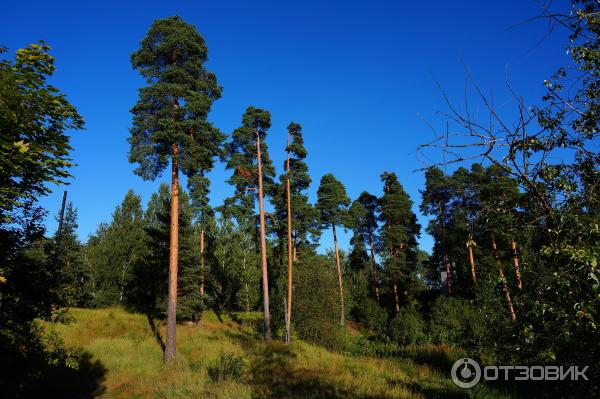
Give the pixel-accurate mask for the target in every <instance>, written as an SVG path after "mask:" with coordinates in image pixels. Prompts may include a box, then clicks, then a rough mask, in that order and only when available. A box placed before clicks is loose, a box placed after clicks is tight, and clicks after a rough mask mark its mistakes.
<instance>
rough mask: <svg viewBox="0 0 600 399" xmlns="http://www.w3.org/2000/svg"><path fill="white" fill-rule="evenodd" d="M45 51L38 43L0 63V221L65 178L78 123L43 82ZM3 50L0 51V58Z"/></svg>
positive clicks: (47, 68) (49, 62) (47, 72)
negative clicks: (74, 131)
mask: <svg viewBox="0 0 600 399" xmlns="http://www.w3.org/2000/svg"><path fill="white" fill-rule="evenodd" d="M49 50H50V47H49V46H47V45H46V44H44V43H43V42H40V43H39V44H31V45H30V46H28V47H26V48H23V49H20V50H17V52H16V54H15V59H14V61H10V60H0V98H1V99H2V101H0V222H1V223H4V222H7V221H10V220H11V218H12V217H11V215H10V214H11V212H12V211H13V210H18V209H20V208H21V207H22V206H23V205H24V203H25V202H27V201H34V200H35V199H37V198H38V197H39V196H40V195H45V194H47V193H48V192H49V191H50V189H49V187H48V185H49V184H51V183H52V184H64V183H65V182H66V179H67V178H69V177H71V175H70V174H69V172H68V168H69V167H71V166H73V164H72V163H71V157H70V152H71V150H72V148H71V146H70V143H69V141H70V137H69V134H67V132H68V131H69V130H72V129H82V128H83V119H82V117H81V116H80V115H79V114H78V113H77V110H76V109H75V107H73V106H72V105H71V104H70V103H69V102H68V101H67V99H66V96H65V95H64V94H63V93H61V92H60V91H59V90H58V89H57V88H55V87H53V86H52V85H50V84H48V82H47V80H48V79H49V78H51V76H52V74H53V73H54V70H55V66H54V58H53V57H52V56H51V55H50V54H49V53H48V51H49ZM4 51H5V49H0V54H2V53H3V52H4Z"/></svg>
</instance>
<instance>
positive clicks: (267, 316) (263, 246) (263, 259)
mask: <svg viewBox="0 0 600 399" xmlns="http://www.w3.org/2000/svg"><path fill="white" fill-rule="evenodd" d="M256 158H257V163H258V212H259V213H258V214H259V219H260V263H261V270H262V291H263V319H264V324H265V340H267V341H270V340H271V337H272V335H271V311H270V309H269V274H268V271H267V242H266V238H265V207H264V202H263V181H262V159H261V152H260V134H259V132H258V130H256Z"/></svg>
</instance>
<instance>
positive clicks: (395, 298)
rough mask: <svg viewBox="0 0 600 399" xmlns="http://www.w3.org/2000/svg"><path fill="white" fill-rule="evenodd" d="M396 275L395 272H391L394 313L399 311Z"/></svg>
mask: <svg viewBox="0 0 600 399" xmlns="http://www.w3.org/2000/svg"><path fill="white" fill-rule="evenodd" d="M397 279H398V276H397V274H396V272H392V285H393V288H394V306H395V309H396V313H400V298H398V281H397Z"/></svg>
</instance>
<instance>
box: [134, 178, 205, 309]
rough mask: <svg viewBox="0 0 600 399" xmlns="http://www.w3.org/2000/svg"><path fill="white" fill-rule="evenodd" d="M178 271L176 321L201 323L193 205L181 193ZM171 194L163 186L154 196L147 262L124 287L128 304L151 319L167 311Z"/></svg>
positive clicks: (147, 226) (137, 266)
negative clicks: (199, 321)
mask: <svg viewBox="0 0 600 399" xmlns="http://www.w3.org/2000/svg"><path fill="white" fill-rule="evenodd" d="M179 198H180V206H179V268H178V274H177V276H178V306H177V319H178V320H190V321H198V320H199V318H200V315H201V311H202V309H203V307H204V303H203V300H202V298H201V297H200V292H199V284H200V281H199V275H200V253H199V250H198V236H197V230H196V229H195V228H194V226H193V224H192V217H193V214H192V206H191V204H190V199H189V197H188V196H187V194H186V192H185V191H183V190H181V191H180V196H179ZM170 210H171V193H170V191H169V186H168V185H167V184H161V185H160V187H159V190H158V193H154V194H152V197H151V199H150V202H149V203H148V208H147V210H146V215H145V231H146V234H147V237H148V238H147V243H148V244H147V245H148V249H147V251H148V253H149V255H147V257H146V258H145V259H144V261H140V262H134V263H133V264H132V269H131V275H130V277H129V279H128V281H127V284H126V286H125V290H124V291H125V294H124V295H125V301H126V303H127V305H128V306H130V307H132V308H133V309H135V310H137V311H140V312H143V313H146V314H148V315H149V316H152V317H163V316H165V312H166V309H167V306H166V303H167V289H168V279H167V273H168V269H169V231H170V230H169V229H170Z"/></svg>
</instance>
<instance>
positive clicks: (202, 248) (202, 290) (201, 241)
mask: <svg viewBox="0 0 600 399" xmlns="http://www.w3.org/2000/svg"><path fill="white" fill-rule="evenodd" d="M200 296H202V297H203V296H204V227H202V228H200Z"/></svg>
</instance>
